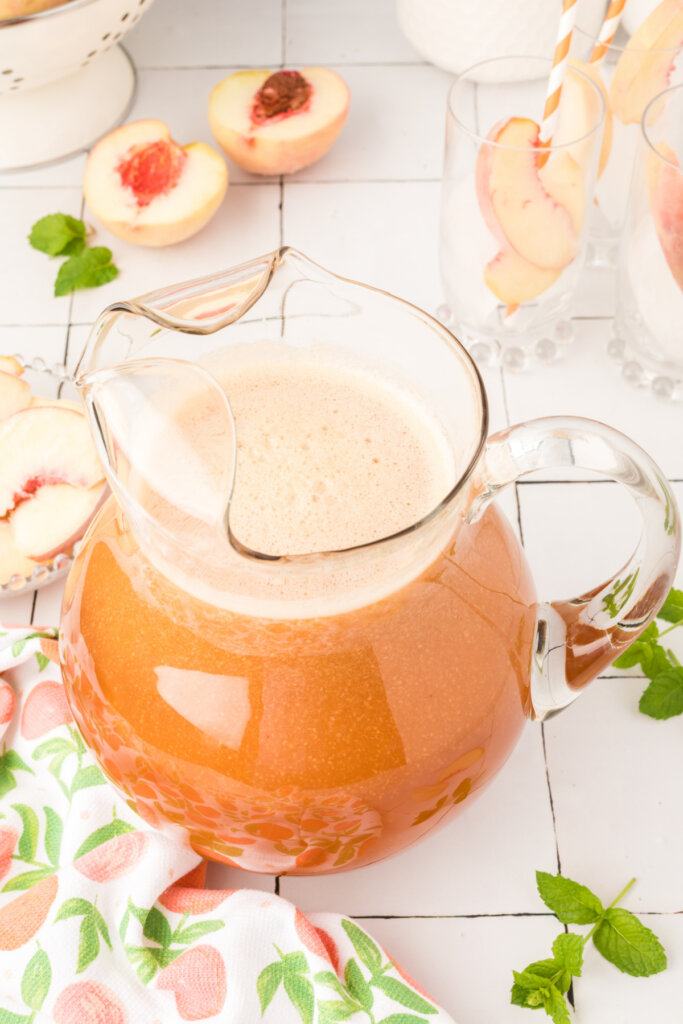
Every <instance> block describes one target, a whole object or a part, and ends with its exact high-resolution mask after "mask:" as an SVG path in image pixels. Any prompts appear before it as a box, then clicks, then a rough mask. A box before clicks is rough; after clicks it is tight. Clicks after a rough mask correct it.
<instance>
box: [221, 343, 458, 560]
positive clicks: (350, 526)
mask: <svg viewBox="0 0 683 1024" xmlns="http://www.w3.org/2000/svg"><path fill="white" fill-rule="evenodd" d="M221 384H222V386H223V387H224V389H225V392H226V394H227V395H228V398H229V401H230V405H231V407H232V411H233V415H234V418H235V425H236V431H237V470H236V480H235V488H234V492H233V500H232V504H231V510H230V525H231V528H232V530H233V533H234V534H235V536H236V537H237V538H238V539H239V540H240V541H241V542H242V543H243V544H245V545H247V546H248V547H250V548H252V549H253V550H255V551H260V552H263V553H265V554H277V555H284V554H290V555H292V554H303V553H306V552H314V551H334V550H340V549H343V548H349V547H355V546H356V545H359V544H365V543H369V542H371V541H374V540H377V539H379V538H381V537H387V536H390V535H391V534H393V533H396V532H398V531H399V530H403V529H405V528H406V527H408V526H411V525H412V524H413V523H416V522H418V521H419V520H420V519H422V518H423V516H425V515H426V514H427V513H428V512H430V511H431V510H432V509H433V508H434V507H435V506H436V505H437V504H438V503H439V502H440V501H441V499H442V498H443V497H444V496H445V495H446V493H447V492H448V490H449V487H450V486H452V480H453V457H452V455H451V452H450V448H449V446H448V443H447V440H446V438H445V436H444V434H443V432H442V431H441V429H440V427H439V425H438V423H437V422H436V421H435V420H434V419H433V418H432V417H431V416H430V415H429V413H428V411H427V410H425V409H424V408H422V407H421V406H420V405H419V404H418V402H417V401H416V400H415V399H413V398H412V396H410V395H409V394H407V393H401V392H399V391H398V390H396V389H394V388H392V387H390V386H388V385H385V384H383V383H382V382H378V381H377V380H376V379H375V378H371V377H370V376H368V375H366V374H363V373H356V372H350V371H345V370H342V369H339V368H335V369H333V368H330V367H323V366H320V365H317V366H311V365H308V366H307V365H306V363H305V362H304V363H301V362H297V363H294V364H291V365H288V364H284V363H280V364H279V365H278V364H275V365H270V364H261V365H258V364H256V365H253V366H251V367H247V368H243V369H240V371H238V372H237V373H235V374H233V375H231V376H230V377H226V378H224V379H221Z"/></svg>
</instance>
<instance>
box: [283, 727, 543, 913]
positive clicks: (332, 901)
mask: <svg viewBox="0 0 683 1024" xmlns="http://www.w3.org/2000/svg"><path fill="white" fill-rule="evenodd" d="M529 808H533V812H532V813H527V810H528V809H529ZM522 822H523V825H522ZM501 844H504V847H505V857H504V858H501V855H500V851H501ZM536 868H540V869H542V870H544V871H551V872H554V871H556V870H557V864H556V854H555V837H554V834H553V823H552V814H551V811H550V802H549V799H548V789H547V784H546V778H545V767H544V761H543V741H542V736H541V730H540V727H538V726H534V725H529V726H527V728H526V731H525V732H524V734H523V736H522V738H521V740H520V742H519V744H518V746H517V748H516V749H515V751H514V753H513V754H512V756H511V757H510V759H509V761H508V763H507V764H506V766H505V768H504V770H503V771H502V772H501V774H500V775H499V776H498V777H497V778H496V779H495V781H494V782H493V783H492V784H491V785H490V786H489V788H488V789H487V790H486V791H485V792H484V793H483V794H481V796H480V797H479V799H478V800H476V801H474V802H473V803H472V806H471V807H469V808H468V809H467V810H466V811H463V813H462V814H461V815H460V816H459V817H456V818H455V819H454V820H453V821H452V822H450V823H449V824H448V825H445V826H444V828H443V829H441V831H439V832H435V833H434V834H433V835H431V836H429V837H428V838H427V839H425V840H424V841H423V842H421V843H419V844H417V845H416V846H414V847H412V848H411V849H409V850H406V851H405V852H404V853H401V854H398V855H397V856H396V857H392V858H391V859H389V860H385V861H381V862H379V863H378V864H373V865H371V866H370V867H367V868H360V869H359V870H358V871H353V872H347V873H345V874H339V875H330V876H328V877H327V878H287V877H283V878H281V880H280V894H281V895H282V896H285V897H286V898H287V899H291V900H293V901H294V902H295V903H298V904H300V906H301V907H302V909H303V910H325V909H327V910H343V912H344V913H347V914H354V915H358V914H363V913H365V914H392V915H396V914H399V915H405V914H418V915H419V914H429V915H437V916H438V915H440V914H489V913H517V912H520V911H525V912H533V911H534V910H537V909H538V895H537V893H536V882H535V876H534V871H535V870H536Z"/></svg>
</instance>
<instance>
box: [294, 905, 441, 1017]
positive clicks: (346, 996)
mask: <svg viewBox="0 0 683 1024" xmlns="http://www.w3.org/2000/svg"><path fill="white" fill-rule="evenodd" d="M341 926H342V928H343V929H344V931H345V932H346V934H347V935H348V937H349V939H350V940H351V943H352V945H353V948H354V951H355V952H356V954H357V955H358V960H359V961H360V963H359V962H358V961H357V960H356V959H355V958H354V957H350V958H349V959H348V960H347V962H346V966H345V968H344V983H342V982H341V981H340V979H339V978H338V977H337V975H336V974H334V973H333V972H332V971H319V972H318V973H317V974H316V975H315V976H314V981H315V982H316V984H317V985H318V986H320V987H324V988H330V989H332V990H333V991H334V993H335V994H336V995H337V996H339V997H340V999H339V1000H330V999H326V1000H318V1004H317V1005H318V1016H319V1019H320V1021H321V1024H335V1022H336V1021H343V1020H346V1019H347V1018H348V1017H351V1016H353V1014H356V1013H364V1014H365V1016H366V1017H367V1018H368V1020H369V1021H370V1022H371V1024H415V1022H416V1021H421V1022H422V1024H426V1021H425V1018H424V1016H419V1017H417V1016H415V1015H414V1014H412V1013H403V1012H396V1013H392V1014H390V1015H389V1016H388V1017H383V1018H382V1020H381V1021H379V1020H377V1018H376V1017H375V1016H374V1014H373V1009H374V1007H375V995H374V993H373V991H372V990H373V989H375V990H377V991H379V992H382V993H383V995H385V996H388V997H389V999H391V1000H393V1002H395V1003H398V1004H399V1006H401V1007H406V1008H407V1009H408V1010H414V1011H415V1012H416V1013H419V1014H433V1013H437V1012H438V1011H437V1009H436V1007H435V1006H432V1004H431V1003H430V1002H428V1001H427V999H425V998H424V997H423V996H421V995H420V994H419V993H418V992H416V991H415V990H414V989H413V988H411V987H410V985H407V984H405V983H404V982H403V981H400V980H399V979H398V978H395V977H392V976H391V973H390V972H392V971H398V968H397V967H396V964H395V963H394V962H393V960H389V959H388V958H387V957H385V955H384V953H383V952H382V950H381V949H380V947H379V946H378V945H377V944H376V943H375V942H374V941H373V940H372V939H371V938H370V936H369V935H366V933H365V932H364V931H363V930H362V928H359V926H358V925H357V924H355V923H354V922H353V921H349V920H348V919H346V920H342V922H341ZM361 964H362V967H361ZM363 967H365V968H366V969H367V971H368V972H369V977H366V976H365V974H364V973H363V969H362V968H363ZM398 973H399V974H400V971H398Z"/></svg>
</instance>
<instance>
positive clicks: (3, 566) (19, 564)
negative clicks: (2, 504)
mask: <svg viewBox="0 0 683 1024" xmlns="http://www.w3.org/2000/svg"><path fill="white" fill-rule="evenodd" d="M36 565H38V563H37V562H34V561H32V560H31V559H30V558H27V557H26V556H25V555H22V553H21V551H18V550H17V548H16V545H15V543H14V539H13V537H12V530H11V527H10V524H9V522H8V521H7V520H6V519H0V585H2V584H3V583H7V581H8V580H9V579H10V578H11V577H12V576H30V575H31V573H32V572H33V570H34V569H35V568H36Z"/></svg>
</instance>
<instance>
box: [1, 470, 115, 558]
mask: <svg viewBox="0 0 683 1024" xmlns="http://www.w3.org/2000/svg"><path fill="white" fill-rule="evenodd" d="M104 490H105V485H104V482H102V483H99V484H95V485H94V486H93V487H88V488H87V489H84V488H81V487H73V486H72V485H71V484H46V485H45V486H44V487H39V488H38V490H37V491H36V493H35V495H34V497H33V498H32V499H31V500H30V501H22V502H20V503H19V505H17V507H16V509H15V510H14V511H13V512H11V513H10V515H9V525H10V529H11V531H12V537H13V539H14V546H15V547H16V549H17V550H18V551H19V552H20V553H21V554H22V555H25V556H26V557H27V558H30V559H31V560H32V561H34V562H47V561H49V560H50V559H51V558H54V556H55V555H57V554H58V553H59V552H60V551H67V550H69V549H70V548H72V547H73V545H74V544H75V543H76V541H78V540H80V539H81V537H82V536H83V534H84V533H85V531H86V528H87V526H88V523H89V522H90V519H91V518H92V515H93V512H94V511H95V509H96V508H97V507H98V506H99V505H100V504H101V499H102V496H103V493H104Z"/></svg>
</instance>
